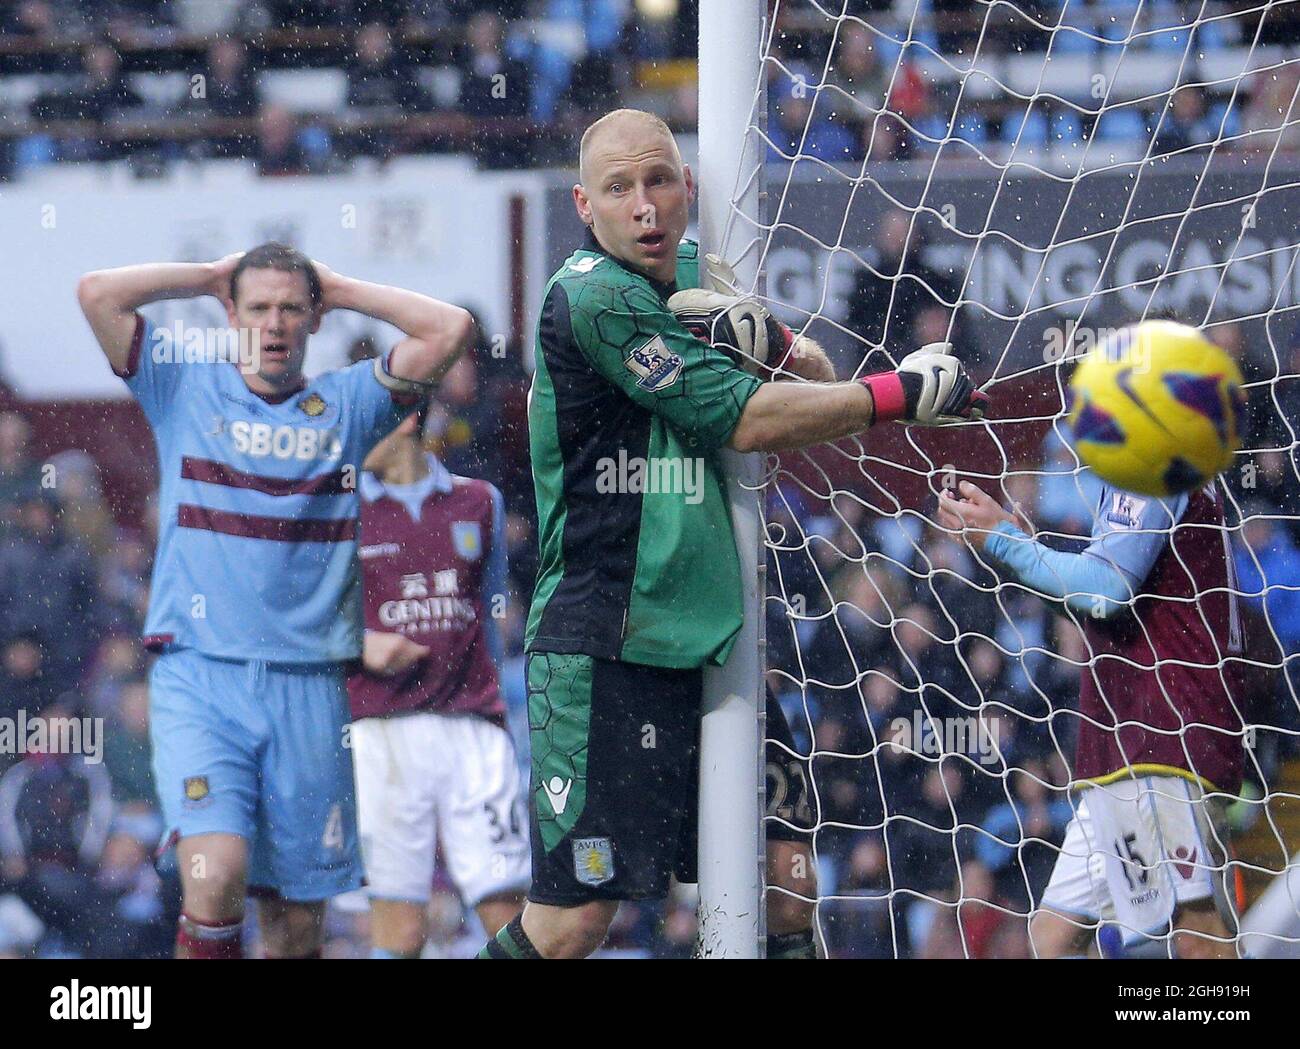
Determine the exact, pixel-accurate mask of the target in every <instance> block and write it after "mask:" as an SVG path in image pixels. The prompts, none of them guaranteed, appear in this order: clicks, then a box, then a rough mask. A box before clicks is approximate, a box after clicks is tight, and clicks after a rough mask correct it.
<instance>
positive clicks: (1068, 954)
mask: <svg viewBox="0 0 1300 1049" xmlns="http://www.w3.org/2000/svg"><path fill="white" fill-rule="evenodd" d="M1096 924H1097V923H1096V921H1095V920H1090V919H1089V918H1087V917H1086V916H1085V915H1082V914H1065V913H1062V912H1060V911H1054V910H1052V909H1051V908H1049V907H1043V908H1040V909H1039V910H1038V911H1037V912H1035V914H1034V916H1033V917H1032V918H1030V919H1029V943H1030V947H1031V948H1032V950H1033V954H1034V957H1035V958H1043V959H1056V958H1073V957H1077V956H1078V955H1080V954H1082V953H1083V952H1084V951H1086V950H1087V949H1088V941H1089V940H1090V939H1091V937H1092V932H1093V928H1094V927H1095V926H1096Z"/></svg>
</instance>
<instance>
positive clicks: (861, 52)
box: [826, 21, 890, 136]
mask: <svg viewBox="0 0 1300 1049" xmlns="http://www.w3.org/2000/svg"><path fill="white" fill-rule="evenodd" d="M889 73H890V71H889V70H886V69H885V68H884V67H883V66H882V65H881V63H880V55H879V53H878V52H877V51H876V46H875V37H874V36H872V34H871V31H870V30H869V29H868V28H867V27H866V26H865V25H863V24H862V23H861V22H854V21H846V22H845V23H843V24H842V25H841V26H840V30H839V39H838V41H837V42H836V49H835V58H834V60H833V61H832V62H831V65H830V68H829V70H828V72H827V77H826V82H827V83H828V84H833V85H834V86H835V87H838V88H839V89H840V90H841V91H843V92H844V93H845V94H846V95H848V96H850V98H852V100H853V101H852V102H847V101H845V103H844V104H843V105H841V104H839V103H838V102H837V103H836V111H837V113H838V114H839V119H841V120H843V121H845V122H847V123H848V125H849V127H850V129H851V130H853V131H854V132H855V133H857V134H859V136H860V130H861V126H862V124H863V122H864V121H866V120H867V118H868V117H870V116H873V115H874V114H875V113H877V112H879V111H880V110H881V109H883V108H884V105H885V96H886V95H887V94H888V91H889ZM832 95H833V93H832Z"/></svg>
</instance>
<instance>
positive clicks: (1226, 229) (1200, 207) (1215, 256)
mask: <svg viewBox="0 0 1300 1049" xmlns="http://www.w3.org/2000/svg"><path fill="white" fill-rule="evenodd" d="M787 172H788V167H787V166H784V165H781V166H777V165H772V166H769V169H768V190H769V199H771V200H772V201H780V202H781V212H780V215H779V222H778V224H777V228H776V230H775V232H774V234H773V236H772V239H771V243H770V245H769V246H768V248H767V254H766V256H765V259H764V268H765V272H766V276H767V289H768V294H769V295H770V296H771V297H772V299H773V300H774V301H775V302H776V303H777V304H779V306H780V307H783V308H780V309H778V312H779V313H780V314H781V315H782V318H783V319H784V320H786V321H787V322H789V323H792V324H803V323H804V322H805V321H806V319H807V317H808V316H809V315H811V314H814V313H815V314H817V315H818V318H819V319H818V320H817V321H816V322H815V324H814V326H813V327H812V328H811V329H810V334H812V335H814V336H815V337H817V338H818V339H819V340H820V341H821V342H822V343H823V344H824V345H826V346H827V348H828V349H831V350H833V351H839V352H840V353H841V354H843V357H842V358H841V359H844V358H846V357H857V358H859V359H860V354H861V349H862V346H861V344H860V343H857V342H855V340H854V339H852V338H851V337H850V336H849V335H848V334H847V333H846V332H845V330H844V329H843V327H842V326H843V325H844V323H845V320H846V318H847V315H848V309H849V299H850V295H851V293H852V291H853V287H854V279H855V274H856V272H857V271H858V270H859V269H860V268H861V267H862V266H863V265H864V264H870V265H875V264H878V262H879V259H880V253H879V251H878V249H877V247H876V245H875V244H874V243H873V240H874V238H875V235H876V231H877V230H878V229H879V226H880V220H881V218H882V217H883V216H884V214H885V213H886V212H887V211H888V210H889V209H891V208H898V209H900V210H902V211H904V212H905V213H906V214H908V215H909V217H910V216H911V215H915V216H916V218H915V222H914V231H915V230H919V231H920V235H921V244H922V247H921V250H920V257H921V261H922V262H923V263H924V265H925V266H927V267H929V268H930V269H932V270H934V271H936V272H938V273H939V274H941V275H943V276H944V277H945V278H946V279H948V280H950V281H951V282H952V284H953V286H954V287H955V288H962V287H964V289H965V290H964V292H963V294H962V300H963V302H964V304H965V305H964V307H963V309H962V315H961V323H962V326H963V328H962V330H963V331H964V334H965V339H964V343H965V344H966V345H968V346H969V351H968V352H969V353H970V354H971V357H968V359H971V358H972V357H973V358H975V359H976V360H977V361H978V368H979V369H980V370H982V371H983V372H984V374H985V375H988V374H990V373H991V372H993V371H994V369H996V374H997V375H998V376H999V377H1004V376H1006V375H1008V374H1011V373H1013V372H1017V371H1020V370H1022V369H1026V368H1032V367H1034V366H1037V365H1041V364H1042V363H1043V362H1044V360H1045V355H1048V356H1049V357H1050V355H1051V354H1052V353H1053V352H1058V353H1059V352H1060V349H1059V348H1060V345H1061V331H1062V329H1063V328H1066V326H1067V325H1068V324H1069V323H1070V322H1072V321H1075V322H1077V323H1078V324H1079V325H1080V326H1087V327H1088V328H1090V329H1094V330H1095V329H1098V328H1104V327H1108V326H1116V325H1122V324H1124V323H1126V322H1128V321H1130V320H1132V319H1135V318H1136V317H1138V316H1140V315H1141V314H1142V313H1143V311H1144V310H1145V311H1146V313H1147V315H1148V316H1150V315H1154V314H1156V313H1159V312H1164V311H1172V312H1173V313H1175V314H1177V315H1179V316H1180V317H1183V318H1186V319H1189V320H1190V321H1191V322H1192V323H1197V324H1199V323H1200V322H1201V321H1202V320H1203V319H1204V317H1205V315H1206V311H1207V309H1208V308H1209V306H1210V304H1211V303H1213V312H1212V318H1211V319H1213V320H1221V319H1229V318H1251V317H1259V316H1260V315H1262V314H1264V313H1266V312H1268V311H1270V310H1273V311H1274V312H1276V311H1279V310H1281V311H1284V312H1282V313H1281V314H1280V315H1279V316H1280V318H1287V317H1288V316H1289V315H1288V314H1287V313H1286V312H1285V311H1286V310H1287V308H1288V307H1292V306H1294V305H1295V304H1296V303H1297V301H1300V269H1298V268H1297V266H1296V264H1295V249H1294V248H1293V247H1291V244H1292V242H1293V239H1294V230H1295V225H1296V221H1297V218H1298V217H1300V192H1298V190H1297V181H1298V180H1297V176H1298V175H1300V166H1297V165H1296V164H1295V162H1294V161H1293V160H1287V161H1283V160H1281V159H1278V160H1276V161H1275V162H1274V163H1273V164H1272V165H1271V167H1269V169H1268V170H1267V172H1266V170H1265V163H1264V158H1259V159H1251V158H1247V157H1236V158H1233V159H1232V161H1231V163H1230V162H1229V160H1228V159H1227V158H1222V159H1220V160H1217V161H1216V163H1215V165H1214V167H1213V168H1212V169H1211V170H1210V171H1209V172H1208V173H1207V172H1206V171H1205V166H1204V163H1203V161H1201V160H1197V159H1194V158H1178V159H1176V160H1156V161H1152V162H1148V163H1146V164H1145V165H1143V164H1140V163H1135V164H1132V165H1114V164H1111V165H1110V166H1109V167H1107V168H1106V169H1105V170H1099V171H1097V172H1096V173H1095V174H1088V173H1086V172H1085V173H1084V174H1083V175H1082V176H1078V177H1076V178H1075V179H1074V180H1071V179H1069V178H1063V177H1050V176H1046V175H1041V174H1031V173H1029V172H1028V169H1026V168H1023V167H1019V166H1016V167H1012V168H1011V169H1009V171H1008V172H1007V173H1006V174H1005V175H1001V174H1000V173H999V172H998V171H996V170H995V169H993V168H992V167H990V166H986V165H981V166H980V167H979V168H977V169H967V170H966V171H964V172H960V173H954V172H953V168H952V167H951V166H950V167H949V168H948V169H947V172H946V173H944V174H936V175H935V176H934V177H933V178H927V176H928V175H929V173H930V165H929V164H928V163H915V164H907V165H903V164H899V165H894V166H893V171H892V172H891V173H889V174H887V175H878V174H876V173H875V172H873V173H872V174H871V175H870V176H869V177H868V178H866V179H863V180H860V181H858V182H857V183H856V184H855V183H854V182H853V181H852V180H851V179H850V178H848V177H836V176H834V175H832V174H830V173H829V171H828V169H827V167H826V166H825V165H822V164H817V163H811V162H805V163H800V164H799V165H798V170H797V171H796V172H795V175H794V177H793V178H791V179H790V181H789V184H788V185H786V182H787V177H788V175H787ZM852 174H856V171H854V172H853V173H852ZM1026 176H1030V177H1026ZM569 185H570V183H569V182H568V181H566V182H564V183H563V184H562V185H557V186H556V187H555V188H554V189H553V190H551V192H550V194H549V197H548V202H549V208H548V217H549V235H548V238H547V243H548V250H549V252H550V257H549V260H548V264H549V266H550V267H551V268H552V269H554V268H555V267H557V266H558V265H559V264H560V263H561V262H562V261H563V259H564V258H565V256H566V255H567V254H568V252H569V251H570V250H571V249H572V246H573V245H574V244H576V243H577V242H578V238H579V237H580V235H581V226H580V225H579V223H578V221H577V217H576V215H574V213H573V205H572V203H571V201H570V199H569V189H568V187H569ZM769 221H770V217H769ZM1117 227H1122V229H1121V232H1120V233H1119V235H1118V236H1116V235H1115V233H1114V232H1113V231H1114V230H1115V229H1116V228H1117ZM913 236H915V232H914V234H913ZM1171 245H1172V248H1173V250H1172V252H1171V250H1170V249H1171ZM1279 249H1282V250H1279ZM911 253H912V249H909V258H910V257H911ZM1227 260H1232V262H1231V265H1229V266H1227V267H1226V268H1225V267H1224V265H1223V264H1224V262H1225V261H1227ZM967 273H969V276H968V277H967ZM1162 274H1163V276H1162ZM1153 291H1154V295H1153V294H1152V293H1153ZM1081 315H1082V316H1081ZM1255 323H1262V322H1260V321H1256V322H1255ZM1293 326H1294V325H1293V323H1292V322H1291V321H1290V320H1287V319H1282V320H1281V324H1280V325H1279V318H1278V317H1275V318H1274V321H1273V322H1272V323H1271V326H1270V330H1271V333H1272V336H1273V339H1274V340H1275V341H1276V342H1277V345H1278V352H1279V353H1283V352H1285V350H1286V348H1287V346H1288V345H1289V344H1290V342H1291V340H1292V338H1293V335H1292V328H1293ZM885 334H886V342H887V343H888V344H890V347H891V349H893V348H896V347H897V348H902V347H903V346H905V345H907V344H909V343H910V341H911V339H910V334H909V333H907V332H905V331H900V330H898V326H897V325H896V324H893V323H892V320H891V324H890V326H889V328H888V329H887V330H886V333H885ZM1084 348H1085V349H1086V347H1084Z"/></svg>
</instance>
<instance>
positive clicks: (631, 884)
mask: <svg viewBox="0 0 1300 1049" xmlns="http://www.w3.org/2000/svg"><path fill="white" fill-rule="evenodd" d="M527 677H528V724H529V741H530V745H531V750H532V782H531V790H530V802H531V803H530V805H529V809H530V812H531V819H530V824H531V832H532V851H533V883H532V888H531V890H530V891H529V894H528V898H529V899H530V900H532V901H534V902H535V903H544V904H551V905H553V906H557V907H571V906H577V905H578V904H582V903H587V902H589V901H591V900H644V899H662V898H663V897H665V896H666V895H667V894H668V888H669V882H670V879H671V877H672V876H674V875H675V876H676V877H677V880H678V881H683V882H693V881H696V880H697V878H696V831H697V825H698V824H697V819H698V811H697V800H698V799H697V794H698V783H699V739H700V703H701V693H702V688H703V680H704V676H703V672H702V671H700V670H668V669H664V668H661V667H650V666H641V665H638V664H634V663H620V662H616V661H614V660H607V659H597V658H595V657H593V656H586V655H558V654H555V653H551V652H533V653H530V654H529V656H528V670H527ZM767 717H768V730H767V734H768V737H769V739H768V743H767V787H768V810H767V815H768V819H767V820H766V821H765V826H766V828H767V838H768V840H769V841H772V840H787V841H798V840H806V839H807V838H808V836H809V834H808V828H810V827H811V826H812V821H811V816H810V810H809V809H810V807H809V805H808V777H807V764H806V762H805V761H804V760H803V759H802V758H800V757H799V756H798V755H797V754H795V751H794V746H793V742H792V740H791V737H790V729H789V726H788V724H787V722H786V719H785V716H784V715H783V714H782V712H781V708H780V706H779V705H778V704H777V703H776V702H775V701H774V700H773V699H772V696H771V694H770V693H769V695H768V703H767Z"/></svg>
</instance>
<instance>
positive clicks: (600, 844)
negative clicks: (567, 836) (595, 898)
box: [573, 838, 614, 885]
mask: <svg viewBox="0 0 1300 1049" xmlns="http://www.w3.org/2000/svg"><path fill="white" fill-rule="evenodd" d="M573 876H574V877H575V878H577V879H578V881H580V882H582V884H583V885H604V884H605V882H607V881H609V880H610V879H611V878H613V877H614V843H613V842H611V841H610V840H609V839H608V838H574V839H573Z"/></svg>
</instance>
